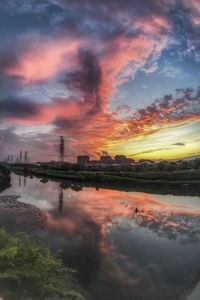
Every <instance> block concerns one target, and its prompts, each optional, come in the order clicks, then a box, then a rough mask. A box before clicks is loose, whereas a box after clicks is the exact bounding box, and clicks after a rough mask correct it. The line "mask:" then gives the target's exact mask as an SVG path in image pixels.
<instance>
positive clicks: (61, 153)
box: [58, 136, 65, 163]
mask: <svg viewBox="0 0 200 300" xmlns="http://www.w3.org/2000/svg"><path fill="white" fill-rule="evenodd" d="M58 151H59V160H60V162H61V163H63V161H64V155H65V140H64V137H63V136H61V137H60V143H59V149H58Z"/></svg>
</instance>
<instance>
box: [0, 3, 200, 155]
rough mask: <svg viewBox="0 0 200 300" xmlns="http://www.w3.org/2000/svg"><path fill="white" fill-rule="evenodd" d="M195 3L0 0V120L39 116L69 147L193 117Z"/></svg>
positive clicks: (87, 146)
mask: <svg viewBox="0 0 200 300" xmlns="http://www.w3.org/2000/svg"><path fill="white" fill-rule="evenodd" d="M199 11H200V9H199V4H198V1H197V0H190V1H188V2H187V3H186V2H185V1H181V0H180V1H175V0H170V1H166V0H161V1H156V0H141V1H139V2H138V1H136V0H130V1H126V3H124V1H122V0H118V1H114V0H111V1H105V0H103V1H100V0H95V1H80V0H76V1H71V0H70V1H65V0H54V1H53V0H52V1H51V0H42V1H40V0H28V1H25V0H20V1H9V3H8V2H7V1H3V2H1V4H0V25H1V26H0V37H1V40H2V43H1V45H0V86H1V94H0V122H1V124H2V126H3V129H5V128H9V127H10V126H11V127H12V126H17V127H20V130H22V129H21V127H23V132H24V131H25V132H29V129H30V127H31V126H33V125H34V126H36V127H37V128H38V135H39V134H40V127H41V126H44V125H47V126H48V128H51V129H49V135H56V136H58V135H60V134H63V135H64V136H67V138H69V139H70V141H71V143H70V149H69V152H70V153H72V156H76V154H78V153H80V151H81V152H82V153H90V155H91V154H94V153H102V151H105V152H107V151H108V152H109V153H110V150H109V149H110V147H111V146H112V145H113V144H118V143H121V142H126V141H128V140H132V139H134V138H136V137H138V136H148V135H151V134H154V133H156V132H159V131H161V130H162V129H166V128H167V127H168V126H169V125H170V126H172V127H173V126H174V127H176V126H178V124H182V123H183V122H194V121H196V120H198V119H199V92H198V93H196V92H195V90H196V88H197V84H194V80H193V79H194V78H197V77H198V76H197V73H198V66H199V65H198V61H200V60H199V57H200V46H199V37H198V31H199V27H200V21H199ZM185 70H186V71H185ZM161 78H163V81H162V80H161ZM176 78H177V81H178V80H179V81H178V82H177V85H176V84H175V81H176V80H175V79H176ZM196 81H197V80H196ZM196 81H195V82H196ZM142 86H145V87H146V88H145V89H142ZM176 87H178V89H177V95H176V96H170V95H168V96H165V97H161V98H160V99H158V100H155V101H153V99H155V98H158V97H159V95H160V96H161V95H164V94H169V93H173V92H174V90H175V89H176ZM190 87H191V88H190ZM141 95H142V99H141ZM138 97H139V98H138ZM6 126H7V127H6ZM18 134H19V135H20V133H18ZM172 144H176V141H171V143H170V145H172ZM170 145H169V147H170ZM174 146H177V147H178V146H179V148H185V147H184V146H182V147H180V145H178V144H177V145H174ZM169 147H168V146H167V147H161V146H160V147H158V149H161V148H166V149H168V148H169ZM108 148H109V149H108ZM151 149H152V148H149V150H151ZM152 150H154V149H152ZM145 151H146V149H145ZM195 151H196V150H195ZM122 152H123V151H122ZM133 152H134V153H136V151H133ZM133 152H132V153H133ZM139 152H140V153H142V152H144V149H140V150H139V151H137V153H139Z"/></svg>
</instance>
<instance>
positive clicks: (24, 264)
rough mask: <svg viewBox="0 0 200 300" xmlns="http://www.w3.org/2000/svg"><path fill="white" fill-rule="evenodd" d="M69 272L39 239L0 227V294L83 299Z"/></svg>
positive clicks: (4, 296) (14, 296)
mask: <svg viewBox="0 0 200 300" xmlns="http://www.w3.org/2000/svg"><path fill="white" fill-rule="evenodd" d="M72 275H73V271H72V270H71V269H68V268H66V267H64V266H63V264H62V261H61V259H60V258H59V257H58V255H56V254H55V255H53V254H51V252H50V250H49V249H48V248H47V247H46V246H44V245H43V244H42V243H41V242H39V241H36V240H30V239H28V238H27V237H25V236H16V235H11V234H8V233H7V232H6V231H5V230H4V229H2V228H0V296H2V297H3V298H5V299H6V300H11V299H12V300H15V299H16V300H17V299H22V300H23V299H24V300H31V299H37V300H40V299H41V300H45V299H68V300H70V299H71V300H83V297H82V296H81V295H80V294H79V293H77V292H76V291H75V290H74V288H73V282H72V280H71V278H72Z"/></svg>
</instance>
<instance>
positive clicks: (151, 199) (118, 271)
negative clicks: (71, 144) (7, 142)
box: [0, 175, 200, 300]
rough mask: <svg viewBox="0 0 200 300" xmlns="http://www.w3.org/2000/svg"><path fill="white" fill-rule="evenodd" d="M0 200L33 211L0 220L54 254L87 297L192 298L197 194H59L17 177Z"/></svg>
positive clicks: (195, 297)
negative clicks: (14, 198)
mask: <svg viewBox="0 0 200 300" xmlns="http://www.w3.org/2000/svg"><path fill="white" fill-rule="evenodd" d="M1 195H19V196H20V198H19V199H18V201H20V202H24V203H27V204H31V205H34V206H36V207H37V208H38V210H34V212H33V213H32V215H30V213H28V214H27V212H26V211H24V212H18V213H13V215H9V216H2V215H1V216H0V217H1V218H0V222H1V223H3V224H4V225H5V226H6V227H7V228H8V230H10V231H17V232H18V231H20V232H21V231H25V232H28V233H29V234H31V235H33V236H37V237H39V238H41V239H42V240H43V241H44V242H45V243H47V244H48V245H49V246H50V247H51V248H52V250H56V249H62V250H63V254H62V257H63V260H64V262H65V263H66V264H67V265H68V266H72V267H74V268H75V269H77V270H78V278H79V281H80V282H81V285H82V286H83V287H84V290H85V291H86V295H87V299H94V300H126V299H127V300H129V299H134V300H139V299H141V300H144V299H145V300H164V299H170V300H179V299H180V300H182V299H187V300H199V299H200V293H199V289H200V288H199V281H200V260H199V256H200V198H199V197H188V196H187V197H184V196H171V195H167V196H164V195H154V194H146V193H139V192H120V191H117V190H109V189H99V190H96V189H95V188H88V187H87V188H83V189H82V190H77V189H72V188H68V189H61V188H60V185H59V183H58V182H52V181H49V182H47V183H42V182H40V180H39V179H36V178H32V179H31V178H24V177H22V176H21V177H19V176H18V175H13V176H12V187H11V188H10V189H8V190H6V191H4V192H3V193H2V194H1ZM29 207H30V206H29ZM136 208H137V209H138V210H139V212H137V213H136ZM39 212H40V213H39Z"/></svg>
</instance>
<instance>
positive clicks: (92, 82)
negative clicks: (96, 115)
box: [64, 49, 102, 112]
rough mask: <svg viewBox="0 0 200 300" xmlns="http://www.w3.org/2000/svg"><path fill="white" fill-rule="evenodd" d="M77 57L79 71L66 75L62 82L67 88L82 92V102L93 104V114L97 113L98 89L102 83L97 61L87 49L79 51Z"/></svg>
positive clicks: (98, 107)
mask: <svg viewBox="0 0 200 300" xmlns="http://www.w3.org/2000/svg"><path fill="white" fill-rule="evenodd" d="M78 57H79V62H80V70H77V71H75V72H72V73H68V74H67V76H66V78H65V80H64V82H65V83H66V85H67V87H68V88H70V89H72V90H75V91H76V90H77V91H80V92H82V93H83V96H84V101H85V102H86V103H91V104H93V107H92V110H93V112H95V111H96V110H97V111H98V110H99V109H100V106H101V103H100V95H99V89H100V86H101V83H102V74H101V68H100V65H99V62H98V59H97V57H96V56H95V54H94V53H93V52H92V51H90V50H87V49H80V50H79V55H78Z"/></svg>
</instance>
